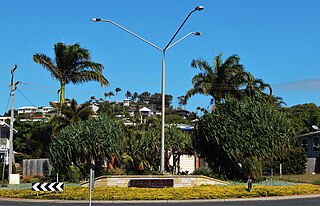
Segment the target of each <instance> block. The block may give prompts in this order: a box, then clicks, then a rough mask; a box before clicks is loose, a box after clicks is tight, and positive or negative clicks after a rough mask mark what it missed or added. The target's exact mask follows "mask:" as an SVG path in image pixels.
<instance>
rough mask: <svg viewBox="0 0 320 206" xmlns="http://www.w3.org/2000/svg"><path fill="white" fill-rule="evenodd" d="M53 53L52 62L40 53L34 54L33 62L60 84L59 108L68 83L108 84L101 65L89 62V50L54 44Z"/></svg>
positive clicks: (78, 45) (77, 46) (74, 45)
mask: <svg viewBox="0 0 320 206" xmlns="http://www.w3.org/2000/svg"><path fill="white" fill-rule="evenodd" d="M54 53H55V59H54V60H52V59H51V58H50V57H48V56H46V55H45V54H40V53H36V54H34V55H33V60H34V61H35V62H36V63H38V64H41V65H42V66H43V67H44V68H45V69H47V70H48V71H49V72H50V73H51V76H52V78H53V79H56V80H58V81H59V82H60V106H62V105H63V103H64V100H65V86H66V85H67V84H69V83H73V84H81V83H84V82H88V81H97V82H99V83H101V85H102V86H106V85H108V84H109V82H108V80H107V79H106V78H105V77H104V76H103V74H102V70H103V65H102V64H99V63H95V62H93V61H91V56H90V52H89V50H87V49H85V48H81V47H80V44H78V43H76V44H73V45H65V44H64V43H56V44H55V45H54Z"/></svg>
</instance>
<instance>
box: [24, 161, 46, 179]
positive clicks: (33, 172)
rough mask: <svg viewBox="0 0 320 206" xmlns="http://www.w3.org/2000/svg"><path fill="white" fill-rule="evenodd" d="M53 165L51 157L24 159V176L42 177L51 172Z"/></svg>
mask: <svg viewBox="0 0 320 206" xmlns="http://www.w3.org/2000/svg"><path fill="white" fill-rule="evenodd" d="M51 170H52V166H51V165H50V162H49V159H25V160H23V178H25V177H36V176H38V177H41V176H49V175H50V174H51Z"/></svg>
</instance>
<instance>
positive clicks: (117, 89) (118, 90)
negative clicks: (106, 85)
mask: <svg viewBox="0 0 320 206" xmlns="http://www.w3.org/2000/svg"><path fill="white" fill-rule="evenodd" d="M120 91H121V89H120V88H119V87H117V88H116V89H115V92H116V103H118V92H120Z"/></svg>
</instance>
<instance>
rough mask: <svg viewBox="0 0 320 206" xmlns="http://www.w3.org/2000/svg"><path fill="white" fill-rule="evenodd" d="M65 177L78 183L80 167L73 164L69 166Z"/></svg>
mask: <svg viewBox="0 0 320 206" xmlns="http://www.w3.org/2000/svg"><path fill="white" fill-rule="evenodd" d="M67 177H68V179H69V182H72V183H79V182H80V169H79V168H78V167H77V166H75V165H71V166H69V168H68V172H67Z"/></svg>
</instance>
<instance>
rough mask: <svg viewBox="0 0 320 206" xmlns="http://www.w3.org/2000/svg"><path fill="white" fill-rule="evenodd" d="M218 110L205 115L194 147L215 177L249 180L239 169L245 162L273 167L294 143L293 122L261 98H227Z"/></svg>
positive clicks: (200, 122) (197, 126) (197, 128)
mask: <svg viewBox="0 0 320 206" xmlns="http://www.w3.org/2000/svg"><path fill="white" fill-rule="evenodd" d="M216 107H217V108H216V109H215V110H213V111H211V112H205V114H204V115H203V117H202V118H201V119H200V121H199V122H198V123H197V124H196V126H195V130H194V133H193V144H194V147H195V148H196V149H197V152H198V153H200V154H201V155H202V156H203V157H204V158H205V160H206V162H207V163H208V164H209V166H210V168H212V169H213V170H214V171H215V173H218V174H220V173H223V174H225V175H227V176H228V177H229V178H247V177H245V175H244V174H243V172H242V171H241V167H240V166H239V165H240V164H243V161H244V160H245V159H246V158H251V157H255V156H256V157H259V158H261V160H263V161H264V163H270V162H272V161H273V159H274V158H276V157H279V156H280V157H281V156H282V155H284V154H285V152H286V150H287V148H290V147H292V146H293V145H294V143H295V134H294V128H293V125H292V124H291V122H290V121H289V120H288V119H287V118H286V117H284V115H283V114H281V113H280V112H279V111H278V110H277V109H276V108H275V107H274V106H273V105H271V104H270V103H269V102H268V101H266V100H265V99H264V98H263V97H261V96H259V95H258V96H255V97H254V98H251V99H246V100H241V101H239V100H237V99H234V98H228V99H226V101H225V102H223V103H221V104H218V105H216ZM239 163H240V164H239Z"/></svg>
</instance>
